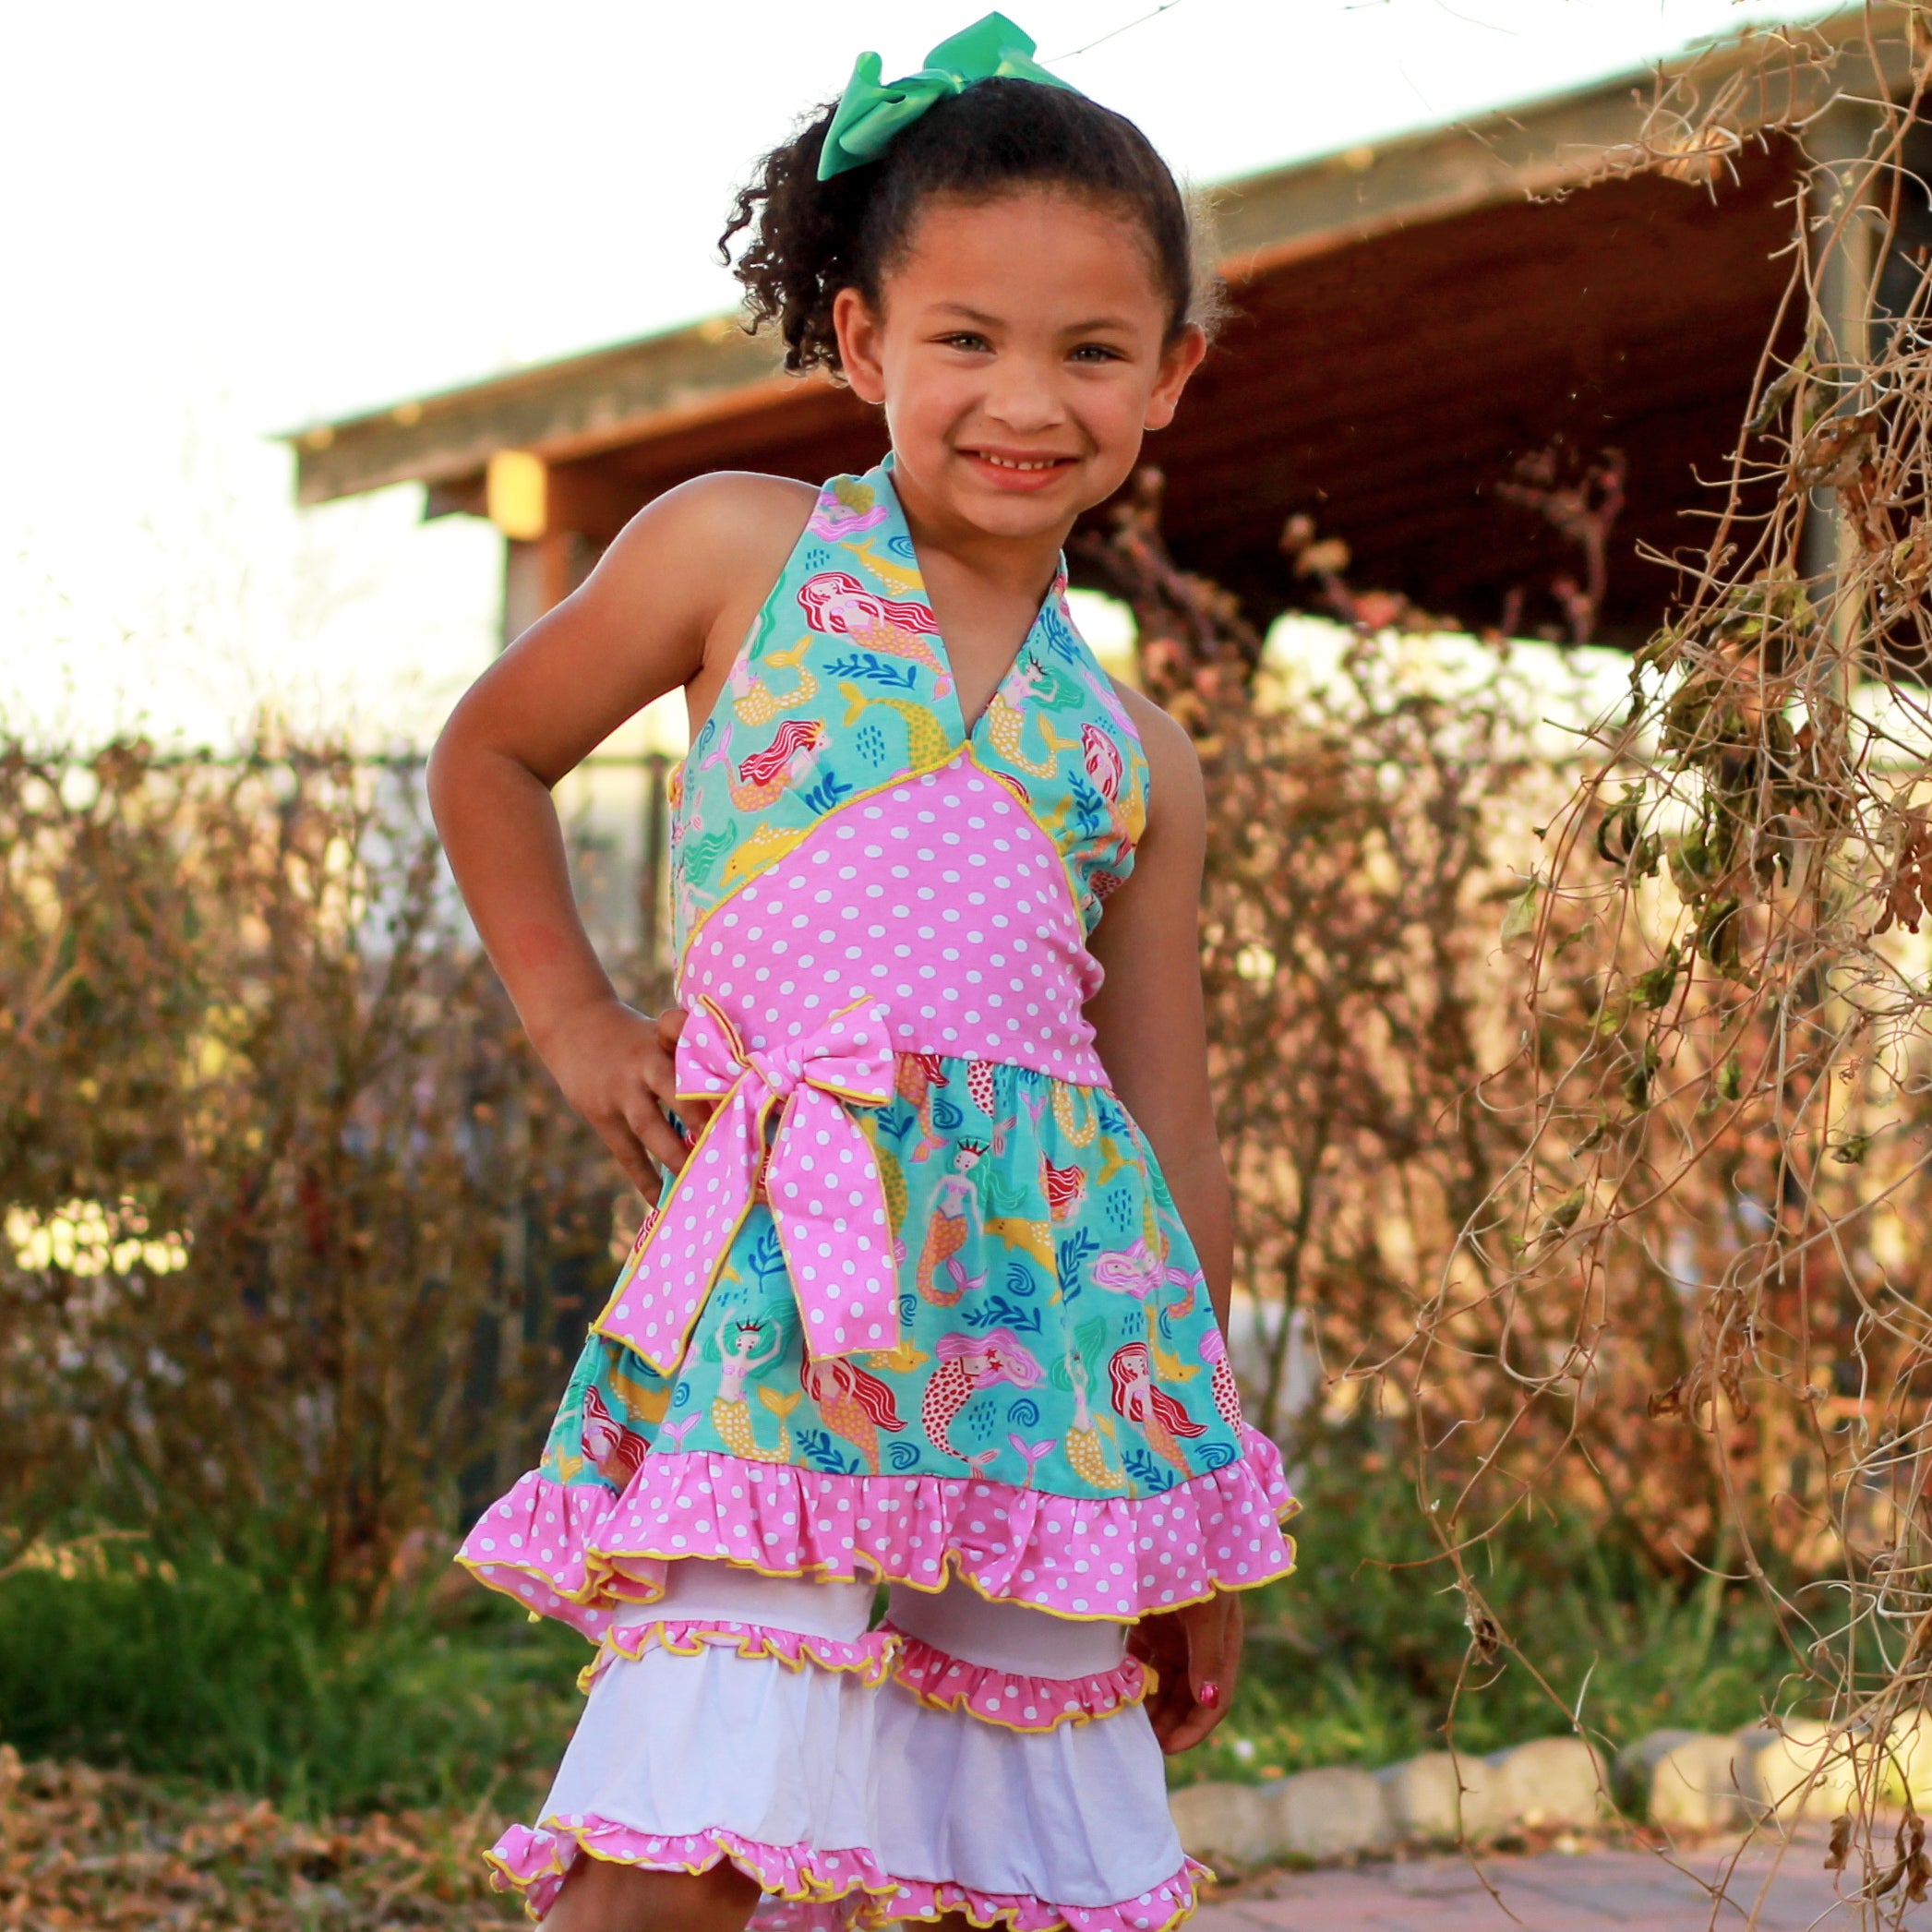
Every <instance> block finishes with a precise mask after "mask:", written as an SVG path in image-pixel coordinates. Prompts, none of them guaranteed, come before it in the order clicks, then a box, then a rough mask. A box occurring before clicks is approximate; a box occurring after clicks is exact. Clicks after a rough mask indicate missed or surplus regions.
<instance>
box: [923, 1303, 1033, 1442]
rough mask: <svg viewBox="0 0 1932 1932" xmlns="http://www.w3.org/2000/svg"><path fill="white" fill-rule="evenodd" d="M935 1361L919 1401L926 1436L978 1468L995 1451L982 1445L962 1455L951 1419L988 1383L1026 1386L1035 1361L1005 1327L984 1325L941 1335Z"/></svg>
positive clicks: (1029, 1383)
mask: <svg viewBox="0 0 1932 1932" xmlns="http://www.w3.org/2000/svg"><path fill="white" fill-rule="evenodd" d="M939 1362H940V1365H939V1367H938V1368H936V1369H934V1370H933V1372H932V1377H931V1379H930V1381H929V1382H928V1383H927V1384H926V1398H925V1400H924V1401H923V1402H922V1403H921V1404H920V1405H919V1421H920V1422H921V1424H922V1425H923V1426H924V1428H925V1431H926V1440H927V1441H928V1442H930V1444H931V1445H932V1446H933V1447H934V1448H935V1449H937V1450H938V1451H939V1452H940V1453H941V1455H942V1456H951V1457H954V1458H956V1459H957V1460H959V1461H961V1462H965V1463H970V1464H971V1465H972V1467H973V1468H974V1469H976V1470H977V1469H980V1468H983V1467H984V1466H985V1465H986V1464H987V1463H989V1462H990V1461H991V1460H992V1459H993V1458H994V1457H996V1456H997V1455H998V1454H999V1453H1000V1452H999V1451H998V1450H997V1449H982V1450H980V1451H979V1453H978V1455H977V1456H968V1455H967V1454H966V1452H965V1451H964V1450H963V1449H955V1448H954V1446H953V1437H952V1433H951V1432H952V1428H953V1422H954V1417H955V1416H957V1415H958V1413H959V1411H960V1410H962V1409H964V1408H965V1407H966V1403H967V1402H968V1401H969V1400H970V1399H971V1398H972V1396H973V1394H974V1392H975V1391H976V1390H978V1389H982V1388H990V1387H991V1386H993V1384H994V1383H996V1382H1010V1383H1012V1384H1013V1386H1014V1387H1015V1388H1031V1387H1032V1386H1033V1385H1034V1384H1035V1383H1036V1382H1038V1380H1039V1377H1040V1367H1039V1363H1038V1362H1036V1361H1035V1360H1034V1358H1033V1356H1032V1354H1031V1353H1030V1352H1029V1351H1028V1350H1027V1348H1026V1344H1025V1343H1024V1342H1022V1341H1021V1340H1020V1338H1019V1337H1018V1336H1016V1335H1015V1334H1014V1332H1013V1330H1012V1329H1011V1328H989V1329H988V1330H987V1332H986V1333H985V1334H984V1335H959V1334H954V1335H942V1336H941V1337H940V1338H939Z"/></svg>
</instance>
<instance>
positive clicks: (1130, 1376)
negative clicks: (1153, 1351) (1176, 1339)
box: [1107, 1341, 1207, 1476]
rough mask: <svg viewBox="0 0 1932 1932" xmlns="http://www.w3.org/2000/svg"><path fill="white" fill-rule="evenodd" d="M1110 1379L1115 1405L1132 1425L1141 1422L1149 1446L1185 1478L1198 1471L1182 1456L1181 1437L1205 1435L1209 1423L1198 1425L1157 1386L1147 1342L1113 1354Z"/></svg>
mask: <svg viewBox="0 0 1932 1932" xmlns="http://www.w3.org/2000/svg"><path fill="white" fill-rule="evenodd" d="M1107 1378H1108V1380H1109V1381H1110V1383H1111V1384H1112V1385H1113V1406H1114V1410H1115V1411H1116V1412H1117V1413H1118V1414H1121V1415H1123V1416H1125V1417H1126V1418H1127V1420H1128V1421H1129V1422H1138V1423H1139V1424H1140V1426H1141V1428H1142V1429H1143V1430H1144V1431H1145V1432H1146V1437H1147V1446H1148V1448H1150V1449H1152V1450H1153V1452H1154V1453H1155V1455H1157V1456H1158V1457H1159V1458H1160V1459H1161V1460H1162V1461H1163V1462H1167V1463H1171V1464H1172V1465H1173V1467H1174V1468H1175V1469H1177V1470H1180V1472H1181V1473H1182V1475H1183V1476H1191V1475H1193V1474H1194V1471H1193V1470H1191V1469H1189V1468H1188V1466H1187V1458H1186V1457H1185V1456H1183V1455H1182V1453H1181V1445H1180V1444H1179V1443H1177V1442H1176V1441H1175V1440H1174V1437H1175V1436H1177V1435H1205V1434H1206V1433H1207V1424H1206V1422H1195V1421H1194V1417H1193V1416H1191V1415H1189V1414H1188V1412H1187V1410H1184V1409H1183V1408H1182V1406H1181V1405H1180V1403H1178V1402H1177V1401H1175V1399H1174V1398H1173V1397H1172V1396H1170V1395H1169V1394H1168V1392H1167V1390H1166V1389H1164V1388H1157V1387H1156V1386H1155V1385H1154V1367H1153V1363H1152V1362H1151V1361H1150V1360H1149V1359H1148V1355H1147V1345H1146V1342H1144V1341H1130V1342H1129V1343H1127V1344H1126V1346H1125V1347H1124V1348H1120V1349H1116V1350H1114V1351H1113V1360H1112V1361H1111V1362H1109V1363H1108V1364H1107Z"/></svg>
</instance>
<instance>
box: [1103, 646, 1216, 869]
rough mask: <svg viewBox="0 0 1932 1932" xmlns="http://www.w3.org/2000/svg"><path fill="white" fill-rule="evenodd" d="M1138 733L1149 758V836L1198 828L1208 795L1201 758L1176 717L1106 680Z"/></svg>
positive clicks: (1141, 693) (1137, 693)
mask: <svg viewBox="0 0 1932 1932" xmlns="http://www.w3.org/2000/svg"><path fill="white" fill-rule="evenodd" d="M1109 681H1110V683H1111V684H1112V686H1113V689H1114V694H1115V696H1116V697H1118V698H1119V699H1120V701H1121V702H1122V705H1124V706H1125V707H1126V712H1127V715H1128V717H1129V718H1131V719H1132V720H1133V723H1134V729H1135V730H1136V731H1137V732H1138V733H1139V734H1140V743H1141V750H1143V751H1145V752H1146V758H1147V833H1148V834H1149V835H1158V833H1159V832H1164V831H1167V830H1168V829H1169V828H1170V827H1171V828H1173V829H1174V830H1175V831H1177V832H1178V831H1181V830H1182V829H1184V828H1192V827H1198V826H1199V825H1200V824H1201V823H1202V822H1203V820H1204V819H1205V818H1206V788H1205V787H1204V786H1203V785H1202V783H1201V760H1200V757H1199V755H1198V754H1197V753H1196V752H1195V750H1194V739H1193V738H1189V737H1188V735H1187V733H1186V731H1185V730H1184V729H1183V728H1182V726H1181V724H1180V723H1179V721H1178V720H1177V719H1175V718H1174V717H1173V716H1171V715H1170V714H1169V713H1167V712H1165V711H1163V710H1162V709H1161V708H1160V706H1159V705H1158V704H1157V703H1155V702H1154V701H1153V699H1152V698H1150V697H1148V696H1147V694H1146V692H1145V691H1141V690H1135V689H1134V686H1133V685H1131V684H1123V683H1122V681H1121V680H1120V679H1119V678H1110V680H1109Z"/></svg>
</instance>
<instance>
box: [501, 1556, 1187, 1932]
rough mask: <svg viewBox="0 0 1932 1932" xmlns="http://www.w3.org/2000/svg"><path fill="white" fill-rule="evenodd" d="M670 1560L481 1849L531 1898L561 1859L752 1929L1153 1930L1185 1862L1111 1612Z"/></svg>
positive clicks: (550, 1883) (547, 1896)
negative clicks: (671, 1890)
mask: <svg viewBox="0 0 1932 1932" xmlns="http://www.w3.org/2000/svg"><path fill="white" fill-rule="evenodd" d="M874 1599H875V1591H874V1588H873V1586H872V1585H871V1584H870V1583H840V1582H813V1581H810V1580H809V1579H805V1578H786V1577H763V1576H760V1575H758V1574H757V1573H756V1572H755V1571H750V1570H745V1569H739V1568H736V1567H734V1566H731V1565H729V1564H726V1563H716V1562H708V1561H701V1560H696V1559H689V1560H686V1561H682V1562H678V1563H674V1564H673V1565H671V1566H670V1571H669V1577H668V1581H667V1586H666V1591H665V1594H664V1596H663V1597H662V1598H661V1599H659V1600H658V1601H657V1602H654V1603H652V1604H650V1605H648V1606H642V1605H640V1606H637V1607H635V1608H634V1609H632V1610H631V1611H630V1612H629V1613H628V1614H627V1616H626V1618H625V1619H624V1620H623V1621H620V1622H619V1623H618V1624H617V1625H615V1626H613V1627H612V1629H611V1630H610V1632H609V1633H608V1634H607V1635H606V1638H605V1639H604V1642H603V1644H602V1645H601V1647H600V1649H599V1651H598V1655H597V1660H596V1662H594V1664H593V1665H592V1666H591V1668H590V1670H589V1671H588V1672H587V1673H586V1677H587V1680H588V1684H589V1692H590V1695H589V1699H588V1702H587V1703H586V1705H585V1708H584V1712H583V1716H582V1720H581V1721H580V1722H579V1724H578V1726H577V1730H576V1734H575V1735H574V1736H573V1737H572V1738H571V1740H570V1747H569V1749H568V1750H567V1751H566V1752H565V1754H564V1759H563V1763H562V1765H561V1767H560V1768H559V1769H558V1773H557V1782H556V1783H555V1784H554V1785H553V1786H552V1788H551V1791H550V1795H549V1798H548V1800H547V1802H546V1804H545V1806H544V1809H543V1812H542V1815H541V1818H540V1819H539V1821H538V1823H537V1825H536V1826H535V1828H534V1830H533V1829H529V1828H526V1827H523V1826H521V1825H519V1826H513V1827H512V1828H511V1829H510V1830H509V1831H508V1832H506V1833H505V1834H504V1836H503V1838H502V1839H501V1840H500V1841H499V1842H498V1845H497V1846H496V1848H495V1850H494V1851H493V1852H492V1853H491V1854H490V1858H491V1862H492V1864H493V1865H494V1866H495V1867H496V1870H497V1875H498V1883H499V1884H502V1885H505V1886H515V1887H517V1888H518V1889H520V1890H522V1892H523V1895H524V1898H525V1902H526V1903H527V1904H528V1906H529V1908H530V1910H531V1912H532V1914H533V1915H534V1916H537V1917H541V1916H542V1914H544V1913H545V1912H546V1911H547V1910H548V1909H549V1906H550V1904H551V1902H552V1901H553V1900H554V1899H555V1898H556V1896H557V1893H558V1890H560V1889H561V1887H562V1884H563V1881H564V1878H565V1877H566V1876H567V1875H568V1873H569V1871H570V1867H571V1866H572V1865H573V1864H574V1863H575V1861H576V1860H577V1859H579V1858H581V1857H583V1856H586V1855H588V1856H591V1857H594V1858H602V1859H609V1860H614V1861H617V1862H620V1863H623V1864H630V1865H639V1866H648V1867H652V1868H654V1869H658V1870H667V1871H690V1872H698V1871H704V1870H708V1869H709V1868H710V1867H711V1866H714V1865H716V1864H717V1863H718V1862H719V1860H720V1859H725V1858H728V1859H729V1860H730V1861H731V1862H732V1863H733V1864H734V1865H736V1866H739V1867H740V1868H741V1869H742V1870H744V1871H746V1872H748V1873H749V1874H750V1875H751V1876H752V1877H753V1878H756V1879H757V1880H758V1882H759V1885H760V1887H761V1889H762V1892H763V1894H764V1896H763V1898H762V1900H761V1902H760V1904H759V1907H758V1910H757V1912H756V1914H754V1915H753V1918H752V1925H753V1926H754V1927H755V1928H757V1932H804V1928H808V1927H810V1928H822V1932H833V1928H842V1927H851V1928H856V1932H869V1928H870V1927H872V1926H881V1925H883V1924H885V1923H886V1922H887V1921H890V1920H893V1919H932V1918H937V1917H938V1916H939V1915H940V1914H942V1913H945V1912H953V1911H959V1912H963V1913H965V1914H966V1916H967V1917H968V1918H969V1919H970V1920H971V1921H972V1922H973V1923H974V1924H975V1925H977V1926H992V1925H994V1924H996V1923H1003V1924H1007V1925H1010V1926H1013V1927H1014V1932H1050V1928H1052V1927H1057V1926H1068V1927H1070V1928H1072V1932H1167V1928H1169V1927H1170V1926H1174V1925H1176V1924H1177V1923H1178V1922H1179V1921H1180V1920H1181V1919H1182V1918H1184V1917H1185V1916H1186V1915H1187V1914H1188V1913H1189V1912H1190V1911H1191V1910H1192V1909H1193V1907H1194V1893H1195V1886H1196V1881H1197V1878H1199V1877H1200V1876H1202V1874H1203V1868H1202V1867H1200V1866H1196V1865H1195V1864H1194V1862H1193V1861H1192V1860H1190V1859H1188V1858H1187V1857H1185V1856H1184V1855H1183V1854H1182V1849H1181V1843H1180V1840H1179V1839H1178V1837H1177V1836H1176V1835H1175V1831H1174V1827H1173V1822H1172V1820H1171V1818H1170V1816H1169V1813H1168V1806H1167V1790H1166V1781H1165V1779H1164V1777H1163V1774H1162V1768H1161V1767H1162V1758H1161V1752H1160V1747H1159V1746H1158V1743H1157V1742H1156V1741H1155V1737H1154V1732H1153V1727H1152V1725H1151V1724H1149V1722H1148V1721H1147V1715H1146V1710H1144V1709H1143V1708H1142V1700H1143V1699H1144V1698H1145V1697H1146V1692H1147V1690H1148V1689H1149V1688H1151V1673H1148V1672H1146V1671H1145V1670H1144V1669H1143V1667H1142V1666H1141V1665H1140V1664H1139V1663H1138V1662H1135V1661H1134V1659H1132V1658H1130V1657H1128V1656H1127V1655H1126V1629H1125V1626H1123V1625H1121V1624H1115V1623H1102V1622H1074V1621H1071V1620H1068V1619H1065V1618H1061V1617H1056V1616H1052V1615H1050V1614H1047V1613H1046V1612H1044V1611H1038V1610H1033V1609H1029V1608H1027V1607H1026V1606H1025V1605H1022V1604H1017V1603H1009V1602H990V1601H988V1600H987V1599H985V1598H983V1597H981V1596H979V1595H978V1592H977V1591H975V1590H972V1589H971V1588H970V1586H968V1585H966V1584H964V1583H961V1582H958V1581H956V1580H955V1581H954V1582H952V1583H950V1584H949V1585H948V1586H947V1587H946V1588H945V1589H944V1590H941V1591H938V1592H936V1593H932V1592H925V1591H919V1590H911V1589H909V1588H907V1587H906V1586H904V1585H897V1584H895V1585H894V1586H893V1588H892V1590H891V1595H890V1601H889V1606H888V1609H887V1613H886V1616H885V1618H884V1620H883V1622H882V1624H880V1626H878V1627H877V1628H870V1627H869V1626H870V1621H871V1614H872V1609H873V1603H874Z"/></svg>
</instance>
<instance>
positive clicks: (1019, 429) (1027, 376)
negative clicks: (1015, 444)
mask: <svg viewBox="0 0 1932 1932" xmlns="http://www.w3.org/2000/svg"><path fill="white" fill-rule="evenodd" d="M985 407H986V413H987V414H988V415H989V416H990V417H991V418H992V419H993V421H994V422H996V423H999V424H1001V425H1002V426H1004V427H1006V428H1008V429H1011V430H1012V431H1014V434H1015V435H1018V436H1037V435H1038V433H1039V432H1040V431H1041V430H1043V429H1053V428H1057V427H1058V426H1059V425H1060V424H1061V423H1062V422H1063V421H1064V420H1065V417H1066V411H1065V410H1064V409H1063V408H1062V406H1061V402H1060V395H1059V391H1058V390H1057V388H1056V387H1055V385H1054V384H1053V383H1052V381H1050V379H1049V378H1047V377H1046V376H1044V375H1043V374H1042V373H1040V372H1039V371H1037V370H1029V369H1027V368H1026V367H1024V366H1019V367H1014V366H1007V367H1005V368H1003V369H1002V370H1000V371H999V372H998V373H997V374H996V375H995V376H994V378H993V380H992V382H991V384H990V388H989V390H988V392H987V397H986V404H985Z"/></svg>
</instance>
